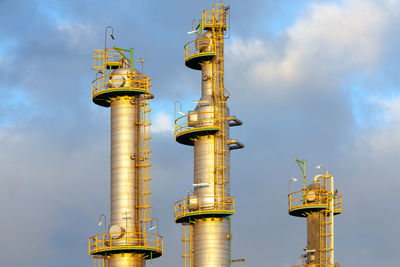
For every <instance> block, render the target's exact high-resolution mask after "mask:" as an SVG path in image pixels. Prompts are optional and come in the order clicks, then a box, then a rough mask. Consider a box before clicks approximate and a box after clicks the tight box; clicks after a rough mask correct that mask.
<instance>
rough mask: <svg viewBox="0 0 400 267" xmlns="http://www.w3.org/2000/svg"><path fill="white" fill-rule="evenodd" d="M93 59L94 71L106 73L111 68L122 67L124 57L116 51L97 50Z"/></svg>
mask: <svg viewBox="0 0 400 267" xmlns="http://www.w3.org/2000/svg"><path fill="white" fill-rule="evenodd" d="M93 59H94V64H93V67H92V69H93V70H98V71H104V70H105V69H107V68H108V67H110V66H117V67H120V66H122V55H121V53H120V52H118V50H116V49H105V50H104V49H96V50H94V56H93Z"/></svg>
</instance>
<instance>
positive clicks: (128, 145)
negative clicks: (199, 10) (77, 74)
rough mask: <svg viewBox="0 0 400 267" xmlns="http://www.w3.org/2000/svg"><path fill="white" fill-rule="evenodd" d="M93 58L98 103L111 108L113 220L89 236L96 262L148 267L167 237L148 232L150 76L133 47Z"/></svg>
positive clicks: (103, 52) (115, 266) (94, 93)
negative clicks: (135, 60) (139, 66)
mask: <svg viewBox="0 0 400 267" xmlns="http://www.w3.org/2000/svg"><path fill="white" fill-rule="evenodd" d="M124 52H125V53H130V55H129V57H128V56H126V55H125V53H124ZM94 60H95V64H94V67H93V69H94V70H96V71H98V73H100V74H101V77H98V78H97V79H95V80H94V81H93V83H92V99H93V102H94V103H96V104H97V105H100V106H103V107H110V108H111V157H110V161H111V167H110V169H111V179H110V200H111V205H110V206H111V210H110V215H111V222H110V225H109V227H108V232H106V233H104V234H101V235H96V236H93V237H91V238H90V239H89V254H90V255H93V256H94V258H95V266H104V267H106V266H108V267H143V266H145V260H146V259H153V258H156V257H159V256H161V255H162V251H163V247H162V245H163V240H162V237H161V236H159V235H158V234H152V233H148V228H149V227H150V226H152V224H153V218H152V215H151V202H150V196H151V187H150V181H151V174H150V167H151V162H150V154H151V148H150V138H151V137H150V111H151V108H150V99H151V98H152V95H151V93H150V87H151V84H150V81H151V79H150V78H149V77H147V76H145V75H143V74H141V73H140V72H139V71H138V70H136V69H134V68H133V49H130V50H126V49H120V48H115V47H114V49H106V48H105V49H104V50H95V55H94ZM107 72H108V73H109V74H108V75H107Z"/></svg>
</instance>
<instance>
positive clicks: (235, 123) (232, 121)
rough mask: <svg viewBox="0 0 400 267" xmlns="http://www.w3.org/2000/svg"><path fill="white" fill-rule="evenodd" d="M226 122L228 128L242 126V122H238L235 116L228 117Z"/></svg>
mask: <svg viewBox="0 0 400 267" xmlns="http://www.w3.org/2000/svg"><path fill="white" fill-rule="evenodd" d="M228 121H229V126H230V127H234V126H240V125H242V124H243V122H242V121H241V120H239V119H238V118H236V116H230V117H228Z"/></svg>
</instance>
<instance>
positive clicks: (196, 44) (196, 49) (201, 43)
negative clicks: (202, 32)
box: [185, 38, 216, 61]
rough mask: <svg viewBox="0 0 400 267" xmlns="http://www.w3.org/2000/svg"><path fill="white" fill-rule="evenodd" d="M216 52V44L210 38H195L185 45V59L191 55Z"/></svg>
mask: <svg viewBox="0 0 400 267" xmlns="http://www.w3.org/2000/svg"><path fill="white" fill-rule="evenodd" d="M215 53H216V44H215V42H213V41H212V39H207V38H204V39H196V40H194V41H191V42H189V43H187V44H186V45H185V61H187V60H189V59H190V58H192V57H195V56H196V57H198V56H202V55H210V54H215Z"/></svg>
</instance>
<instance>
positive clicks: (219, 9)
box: [202, 3, 226, 28]
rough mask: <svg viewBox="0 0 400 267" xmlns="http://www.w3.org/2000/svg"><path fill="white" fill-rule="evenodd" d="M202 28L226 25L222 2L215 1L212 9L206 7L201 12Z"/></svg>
mask: <svg viewBox="0 0 400 267" xmlns="http://www.w3.org/2000/svg"><path fill="white" fill-rule="evenodd" d="M202 21H203V27H204V28H213V27H222V28H224V27H226V10H225V7H224V4H222V3H217V4H215V5H214V6H213V9H206V10H204V11H203V14H202Z"/></svg>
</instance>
